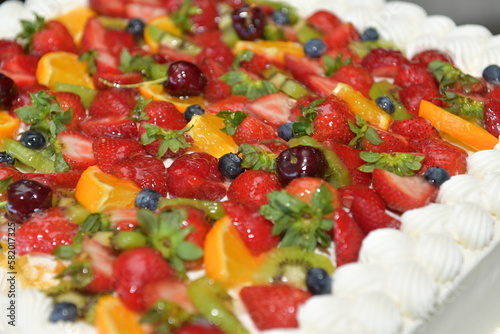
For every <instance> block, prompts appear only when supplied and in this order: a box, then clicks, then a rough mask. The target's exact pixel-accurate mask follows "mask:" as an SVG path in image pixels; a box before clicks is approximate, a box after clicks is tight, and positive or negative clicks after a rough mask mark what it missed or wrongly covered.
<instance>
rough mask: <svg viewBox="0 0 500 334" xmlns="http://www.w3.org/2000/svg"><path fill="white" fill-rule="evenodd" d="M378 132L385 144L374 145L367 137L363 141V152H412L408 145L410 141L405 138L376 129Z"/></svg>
mask: <svg viewBox="0 0 500 334" xmlns="http://www.w3.org/2000/svg"><path fill="white" fill-rule="evenodd" d="M376 131H377V133H378V136H379V137H380V139H381V140H383V142H382V143H379V144H374V143H372V142H371V141H370V140H368V139H367V138H366V137H364V138H363V140H362V141H361V148H362V149H363V151H371V152H378V153H397V152H410V151H411V149H410V147H409V145H408V141H407V140H406V138H405V137H403V136H400V135H398V134H396V133H392V132H389V131H385V130H380V129H376Z"/></svg>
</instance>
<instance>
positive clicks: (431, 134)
mask: <svg viewBox="0 0 500 334" xmlns="http://www.w3.org/2000/svg"><path fill="white" fill-rule="evenodd" d="M390 131H392V132H394V133H396V134H398V135H401V136H403V137H405V138H408V139H414V138H416V139H427V138H439V132H438V131H437V130H436V128H435V127H434V126H432V124H431V123H430V122H429V121H427V120H426V119H424V118H422V117H413V118H408V119H404V120H394V121H393V122H392V123H391V126H390Z"/></svg>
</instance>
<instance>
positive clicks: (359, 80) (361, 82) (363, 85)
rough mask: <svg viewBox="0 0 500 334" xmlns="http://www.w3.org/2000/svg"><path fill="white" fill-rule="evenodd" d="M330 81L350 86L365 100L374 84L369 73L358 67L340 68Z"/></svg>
mask: <svg viewBox="0 0 500 334" xmlns="http://www.w3.org/2000/svg"><path fill="white" fill-rule="evenodd" d="M332 79H333V80H335V81H338V82H343V83H346V84H348V85H350V86H351V87H352V88H354V89H355V90H357V91H359V92H361V93H362V94H363V95H364V96H365V97H367V98H368V97H369V96H370V89H371V87H372V85H373V82H374V81H373V77H372V75H371V74H370V72H368V70H367V69H366V68H364V67H362V66H359V65H344V66H341V67H340V68H339V69H338V70H337V71H336V72H335V73H333V75H332Z"/></svg>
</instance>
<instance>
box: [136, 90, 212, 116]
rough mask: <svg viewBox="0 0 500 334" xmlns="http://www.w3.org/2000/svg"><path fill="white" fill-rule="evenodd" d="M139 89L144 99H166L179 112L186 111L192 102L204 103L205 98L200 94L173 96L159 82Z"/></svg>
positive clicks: (202, 104)
mask: <svg viewBox="0 0 500 334" xmlns="http://www.w3.org/2000/svg"><path fill="white" fill-rule="evenodd" d="M139 91H140V92H141V94H142V96H144V97H145V98H146V99H150V98H153V100H158V101H167V102H171V103H173V104H174V106H175V107H176V108H177V110H179V111H180V112H184V111H186V108H187V107H189V106H190V105H193V104H199V105H200V106H204V105H205V100H204V99H203V98H202V97H201V96H190V97H186V98H181V97H174V96H171V95H170V94H168V93H166V92H165V91H164V90H163V86H162V85H159V84H153V85H147V86H141V87H139Z"/></svg>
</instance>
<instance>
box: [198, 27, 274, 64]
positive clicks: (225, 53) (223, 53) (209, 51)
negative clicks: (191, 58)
mask: <svg viewBox="0 0 500 334" xmlns="http://www.w3.org/2000/svg"><path fill="white" fill-rule="evenodd" d="M215 31H217V30H215ZM255 55H256V54H255ZM255 55H254V57H253V58H255ZM205 58H210V59H213V60H215V61H217V62H219V63H221V64H222V65H224V66H228V67H229V66H231V65H232V64H233V61H234V54H233V52H232V51H231V49H230V48H229V47H228V46H227V45H226V44H224V43H222V42H219V44H216V45H209V46H205V47H204V48H203V50H202V51H201V52H200V53H199V54H198V55H197V56H196V60H197V63H201V62H202V61H203V59H205ZM253 58H252V59H253ZM268 63H269V62H268Z"/></svg>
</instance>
